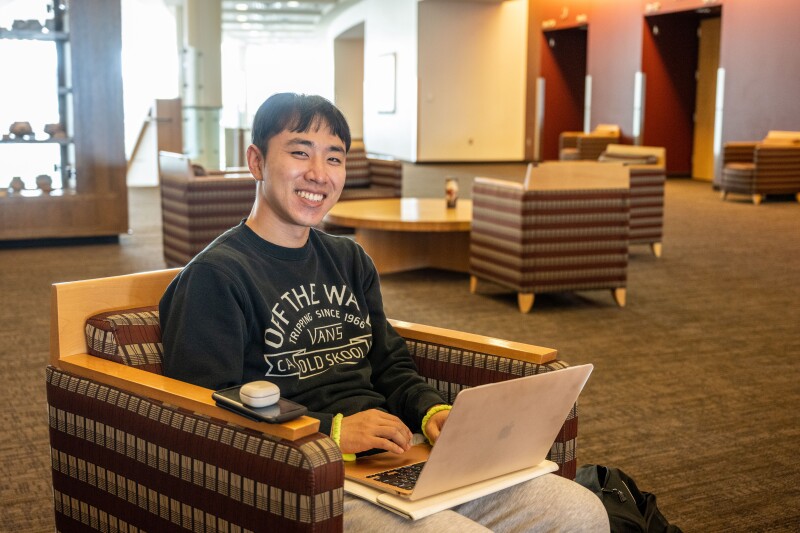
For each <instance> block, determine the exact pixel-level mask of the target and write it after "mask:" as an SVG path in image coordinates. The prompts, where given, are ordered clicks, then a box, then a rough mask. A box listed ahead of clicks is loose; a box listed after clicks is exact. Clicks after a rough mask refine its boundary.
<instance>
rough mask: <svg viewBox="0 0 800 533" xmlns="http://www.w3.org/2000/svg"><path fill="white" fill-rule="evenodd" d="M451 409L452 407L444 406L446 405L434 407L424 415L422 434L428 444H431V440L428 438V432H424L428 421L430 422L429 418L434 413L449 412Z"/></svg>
mask: <svg viewBox="0 0 800 533" xmlns="http://www.w3.org/2000/svg"><path fill="white" fill-rule="evenodd" d="M452 408H453V406H452V405H446V404H441V405H434V406H433V407H431V408H430V409H428V412H427V413H425V417H424V418H423V419H422V434H423V435H425V438H426V439H428V442H429V443H431V444H433V443H432V442H431V438H430V437H429V436H428V432H427V431H425V427H426V426H427V425H428V420H430V419H431V417H432V416H433V415H435V414H436V413H438V412H439V411H449V410H450V409H452Z"/></svg>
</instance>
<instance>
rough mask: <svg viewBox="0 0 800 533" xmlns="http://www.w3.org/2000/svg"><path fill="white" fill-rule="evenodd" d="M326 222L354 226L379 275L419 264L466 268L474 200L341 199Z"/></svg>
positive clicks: (464, 270) (407, 268)
mask: <svg viewBox="0 0 800 533" xmlns="http://www.w3.org/2000/svg"><path fill="white" fill-rule="evenodd" d="M325 221H326V222H328V223H330V224H335V225H337V226H345V227H350V228H354V230H355V239H356V242H358V243H359V244H361V246H363V247H364V250H366V252H367V253H368V254H369V256H370V257H371V258H372V260H373V262H374V263H375V267H376V268H377V269H378V272H380V273H381V274H388V273H391V272H402V271H405V270H413V269H417V268H441V269H444V270H455V271H458V272H467V271H468V270H469V230H470V227H471V226H472V200H463V199H462V200H459V201H458V203H457V204H456V207H455V208H453V209H448V208H447V204H446V202H445V200H444V198H442V199H439V198H382V199H375V200H350V201H344V202H339V203H338V204H336V205H335V206H333V209H331V210H330V212H329V213H328V214H327V215H326V217H325Z"/></svg>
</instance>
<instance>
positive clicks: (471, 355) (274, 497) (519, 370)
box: [46, 306, 578, 533]
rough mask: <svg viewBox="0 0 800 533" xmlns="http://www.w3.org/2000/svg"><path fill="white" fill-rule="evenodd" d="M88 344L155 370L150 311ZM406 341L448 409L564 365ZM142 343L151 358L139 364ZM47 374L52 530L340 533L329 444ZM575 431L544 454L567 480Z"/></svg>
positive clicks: (319, 437)
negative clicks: (490, 386)
mask: <svg viewBox="0 0 800 533" xmlns="http://www.w3.org/2000/svg"><path fill="white" fill-rule="evenodd" d="M86 335H87V342H88V343H89V345H90V346H93V348H92V350H93V352H92V353H95V354H97V355H99V356H101V357H105V358H109V359H111V360H114V361H117V362H120V363H122V364H131V365H134V366H137V367H139V368H143V369H148V370H151V371H157V370H159V369H160V367H161V353H162V350H161V344H160V328H158V308H157V307H156V306H152V307H148V308H137V309H129V310H120V311H115V312H108V313H102V314H99V315H96V316H94V317H91V318H90V319H89V320H88V321H87V328H86ZM407 342H408V347H409V349H410V351H411V353H412V356H413V357H414V359H415V361H416V362H417V364H418V366H419V369H420V371H421V373H422V374H423V375H424V376H426V377H427V379H428V381H429V382H430V383H431V384H432V385H434V386H435V387H437V388H438V389H439V390H440V391H441V392H442V393H443V394H444V395H445V397H446V398H447V399H448V400H449V401H452V400H453V399H454V398H455V395H456V394H457V393H458V391H460V390H461V389H462V388H464V387H469V386H474V385H479V384H482V383H489V382H494V381H499V380H505V379H511V378H514V377H516V376H526V375H531V374H537V373H541V372H549V371H553V370H558V369H561V368H565V367H566V366H567V364H566V363H565V362H563V361H558V360H555V361H552V362H550V363H548V364H544V365H537V364H534V363H529V362H524V361H518V360H515V359H510V358H505V357H498V356H495V355H490V354H486V353H479V352H473V351H467V350H463V349H460V348H454V347H450V346H446V345H443V344H435V343H430V342H423V341H419V340H408V341H407ZM142 345H151V346H156V348H155V349H153V350H151V351H150V352H149V353H148V356H147V357H145V358H142V357H139V355H138V354H139V347H140V346H142ZM131 354H135V355H131ZM145 360H146V361H147V363H143V361H145ZM46 375H47V402H48V410H49V419H50V446H51V463H52V474H53V498H54V504H55V515H56V528H57V530H58V531H62V532H68V531H85V530H87V529H95V530H100V531H119V532H137V533H138V532H143V531H158V532H162V531H163V532H170V531H184V530H194V531H204V532H225V533H232V532H244V531H282V532H283V531H286V532H292V531H322V532H327V531H341V530H342V512H343V497H344V493H343V484H344V477H343V476H344V472H343V468H342V461H341V453H340V451H339V448H338V446H336V444H335V443H334V442H333V440H331V439H330V438H329V437H328V436H326V435H323V434H321V433H317V434H315V435H311V436H309V437H306V438H303V439H300V440H297V441H287V440H283V439H279V438H274V437H271V436H268V435H264V434H262V433H260V432H257V431H253V430H250V429H247V428H243V427H240V426H236V425H231V424H227V423H225V422H222V421H219V420H216V419H213V418H209V417H206V416H203V415H199V414H197V413H192V412H187V411H185V410H182V409H178V408H175V407H173V406H171V405H168V404H164V403H163V402H160V401H158V400H155V399H153V398H147V397H143V396H139V395H135V394H132V393H130V392H128V391H126V390H123V389H120V388H116V387H111V386H108V385H104V384H101V383H98V382H96V381H93V380H90V379H86V378H82V377H79V376H76V375H73V374H70V373H69V372H65V371H63V370H60V369H57V368H54V367H52V366H51V367H48V368H47V373H46ZM577 422H578V417H577V406H576V407H573V409H572V412H571V413H570V415H569V417H568V418H567V420H566V421H565V423H564V427H563V428H562V430H561V432H560V434H559V436H558V438H557V439H556V441H555V442H554V444H553V448H552V449H551V451H550V458H551V460H553V461H555V462H556V463H558V465H559V470H558V472H559V474H561V475H562V476H565V477H569V478H574V476H575V467H576V448H577V428H578V426H577Z"/></svg>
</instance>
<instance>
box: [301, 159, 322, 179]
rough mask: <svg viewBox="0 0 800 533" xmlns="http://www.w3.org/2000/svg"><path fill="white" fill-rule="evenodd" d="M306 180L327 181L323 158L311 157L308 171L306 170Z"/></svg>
mask: <svg viewBox="0 0 800 533" xmlns="http://www.w3.org/2000/svg"><path fill="white" fill-rule="evenodd" d="M306 179H310V180H313V181H325V180H326V179H327V174H326V173H325V160H324V159H323V158H319V157H312V158H311V159H310V160H309V165H308V169H307V170H306Z"/></svg>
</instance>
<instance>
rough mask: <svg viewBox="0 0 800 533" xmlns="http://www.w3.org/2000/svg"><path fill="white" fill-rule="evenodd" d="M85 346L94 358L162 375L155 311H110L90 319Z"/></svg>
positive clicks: (156, 312)
mask: <svg viewBox="0 0 800 533" xmlns="http://www.w3.org/2000/svg"><path fill="white" fill-rule="evenodd" d="M86 344H87V345H88V347H89V353H90V354H92V355H94V356H95V357H102V358H103V359H108V360H110V361H114V362H116V363H122V364H123V365H127V366H134V367H136V368H139V369H141V370H147V371H149V372H153V373H155V374H161V364H162V361H163V355H164V350H163V347H162V345H161V324H160V323H159V320H158V308H156V307H144V308H139V309H130V310H126V311H112V312H108V313H101V314H99V315H95V316H93V317H91V318H89V319H88V320H87V321H86Z"/></svg>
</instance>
